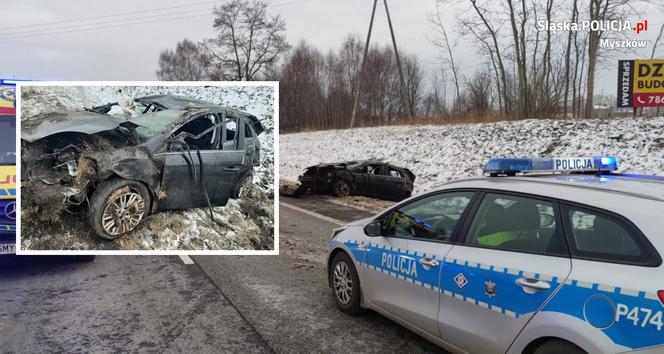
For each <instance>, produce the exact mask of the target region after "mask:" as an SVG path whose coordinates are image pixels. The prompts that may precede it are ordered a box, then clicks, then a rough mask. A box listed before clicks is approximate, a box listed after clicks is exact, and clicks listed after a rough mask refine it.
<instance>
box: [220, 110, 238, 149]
mask: <svg viewBox="0 0 664 354" xmlns="http://www.w3.org/2000/svg"><path fill="white" fill-rule="evenodd" d="M237 128H238V125H237V118H230V117H226V118H225V120H224V135H223V140H224V146H223V149H235V148H237V142H236V140H237V138H238V136H237V135H238V134H237Z"/></svg>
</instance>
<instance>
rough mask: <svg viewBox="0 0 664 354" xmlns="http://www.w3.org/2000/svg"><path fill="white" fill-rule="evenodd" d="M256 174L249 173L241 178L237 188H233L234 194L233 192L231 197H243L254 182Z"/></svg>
mask: <svg viewBox="0 0 664 354" xmlns="http://www.w3.org/2000/svg"><path fill="white" fill-rule="evenodd" d="M253 179H254V175H253V174H252V173H247V175H245V176H244V177H242V179H241V180H240V183H238V184H237V186H236V187H235V189H234V190H233V194H231V198H234V199H235V198H241V197H243V196H244V193H246V192H247V191H248V189H249V187H250V186H251V183H252V182H253Z"/></svg>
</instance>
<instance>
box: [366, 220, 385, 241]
mask: <svg viewBox="0 0 664 354" xmlns="http://www.w3.org/2000/svg"><path fill="white" fill-rule="evenodd" d="M364 233H365V234H366V235H367V236H369V237H377V236H382V235H383V223H382V222H381V221H380V220H374V221H372V222H370V223H368V224H367V225H366V226H364Z"/></svg>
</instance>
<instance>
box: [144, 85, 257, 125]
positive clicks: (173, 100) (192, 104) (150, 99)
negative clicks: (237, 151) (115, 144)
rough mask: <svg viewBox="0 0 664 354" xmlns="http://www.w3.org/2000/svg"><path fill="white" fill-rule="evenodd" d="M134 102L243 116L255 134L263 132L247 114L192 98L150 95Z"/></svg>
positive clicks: (255, 118) (254, 118)
mask: <svg viewBox="0 0 664 354" xmlns="http://www.w3.org/2000/svg"><path fill="white" fill-rule="evenodd" d="M134 101H135V102H138V103H142V104H154V105H156V106H159V107H161V108H163V109H173V110H195V109H209V110H211V111H214V112H223V113H224V114H227V115H230V116H236V117H237V116H244V117H247V118H249V120H250V121H251V125H252V126H253V127H254V131H256V134H258V135H260V134H262V133H263V132H264V131H265V127H263V125H262V124H261V122H260V121H259V120H258V118H257V117H255V116H253V115H251V114H249V113H246V112H242V111H239V110H237V109H233V108H229V107H224V106H221V105H218V104H214V103H210V102H206V101H201V100H197V99H193V98H188V97H183V96H177V95H171V94H167V95H152V96H144V97H139V98H136V99H135V100H134Z"/></svg>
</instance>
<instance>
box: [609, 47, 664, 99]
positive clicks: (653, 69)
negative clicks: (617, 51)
mask: <svg viewBox="0 0 664 354" xmlns="http://www.w3.org/2000/svg"><path fill="white" fill-rule="evenodd" d="M617 104H618V107H662V106H664V59H650V60H620V61H618V102H617Z"/></svg>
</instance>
